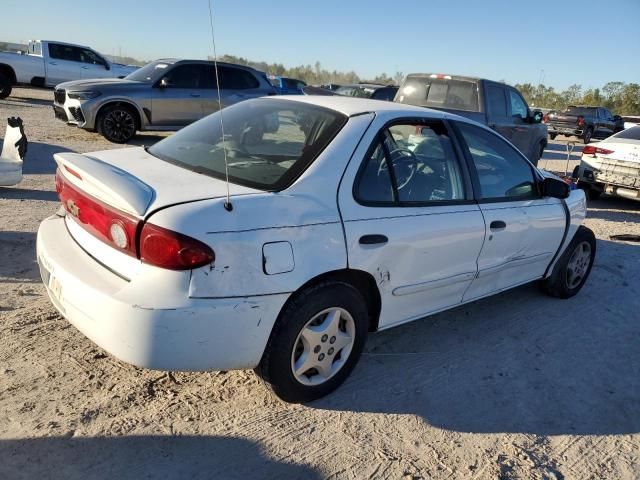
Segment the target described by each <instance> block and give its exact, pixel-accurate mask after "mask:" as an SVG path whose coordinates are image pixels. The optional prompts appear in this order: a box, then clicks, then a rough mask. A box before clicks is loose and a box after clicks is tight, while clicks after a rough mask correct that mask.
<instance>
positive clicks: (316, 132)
mask: <svg viewBox="0 0 640 480" xmlns="http://www.w3.org/2000/svg"><path fill="white" fill-rule="evenodd" d="M222 113H223V115H222V120H223V122H224V133H225V141H224V146H226V152H227V163H228V166H229V180H230V181H231V182H233V183H237V184H239V185H245V186H247V187H252V188H258V189H261V190H270V191H273V190H282V189H283V188H286V187H287V186H288V185H289V184H290V183H291V182H293V181H294V180H295V179H296V178H297V177H298V176H299V175H300V174H301V173H302V172H303V171H304V170H305V169H306V168H307V167H308V166H309V165H310V164H311V163H312V162H313V161H314V160H315V158H316V157H317V156H318V155H319V154H320V152H322V150H324V148H325V147H326V146H327V145H328V144H329V142H330V141H331V140H332V139H333V137H334V136H335V135H336V134H337V133H338V132H339V131H340V129H341V128H342V127H343V126H344V124H345V123H346V121H347V117H346V116H345V115H343V114H341V113H339V112H336V111H333V110H329V109H326V108H322V107H318V106H315V105H308V104H305V103H301V102H295V101H291V100H282V99H264V98H263V99H254V100H246V101H244V102H240V103H237V104H235V105H232V106H230V107H227V108H225V109H224V110H223V112H222ZM148 152H149V153H151V154H152V155H154V156H156V157H158V158H160V159H162V160H165V161H167V162H170V163H173V164H175V165H179V166H181V167H183V168H186V169H188V170H191V171H194V172H197V173H202V174H204V175H209V176H211V177H215V178H219V179H221V180H224V178H225V164H224V148H223V141H222V135H221V128H220V113H219V112H216V113H214V114H212V115H209V116H208V117H205V118H203V119H202V120H199V121H198V122H196V123H193V124H191V125H190V126H188V127H185V128H183V129H182V130H180V131H178V132H177V133H175V134H174V135H172V136H171V137H168V138H166V139H165V140H162V141H161V142H158V143H156V144H155V145H153V146H152V147H151V148H149V149H148Z"/></svg>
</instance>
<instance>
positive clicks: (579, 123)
mask: <svg viewBox="0 0 640 480" xmlns="http://www.w3.org/2000/svg"><path fill="white" fill-rule="evenodd" d="M578 126H579V127H584V117H578Z"/></svg>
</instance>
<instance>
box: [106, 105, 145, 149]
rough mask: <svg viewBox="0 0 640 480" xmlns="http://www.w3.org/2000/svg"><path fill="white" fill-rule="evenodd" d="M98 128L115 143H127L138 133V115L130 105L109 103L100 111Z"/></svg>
mask: <svg viewBox="0 0 640 480" xmlns="http://www.w3.org/2000/svg"><path fill="white" fill-rule="evenodd" d="M96 124H97V130H98V132H99V133H100V134H101V135H102V136H103V137H104V138H106V139H107V140H109V141H110V142H113V143H127V142H128V141H129V140H131V139H132V138H133V137H135V135H136V131H137V130H138V128H140V127H139V122H138V115H137V114H136V112H135V111H134V110H133V108H131V107H130V106H128V105H109V106H107V107H105V109H104V110H102V111H101V112H100V116H99V117H98V121H97V122H96Z"/></svg>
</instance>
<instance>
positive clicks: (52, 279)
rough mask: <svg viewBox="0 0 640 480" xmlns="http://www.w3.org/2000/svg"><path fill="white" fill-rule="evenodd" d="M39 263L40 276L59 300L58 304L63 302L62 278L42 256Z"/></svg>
mask: <svg viewBox="0 0 640 480" xmlns="http://www.w3.org/2000/svg"><path fill="white" fill-rule="evenodd" d="M38 264H39V265H40V276H41V277H42V283H44V284H45V285H46V287H47V288H48V289H49V291H50V292H51V295H53V298H54V299H55V300H56V301H57V302H58V304H61V301H60V300H61V298H62V284H61V283H60V280H58V279H57V278H56V276H55V275H54V274H53V272H52V269H51V268H50V267H49V266H48V264H47V262H46V261H45V260H44V259H43V258H42V257H41V258H40V261H39V262H38Z"/></svg>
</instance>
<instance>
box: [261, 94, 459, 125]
mask: <svg viewBox="0 0 640 480" xmlns="http://www.w3.org/2000/svg"><path fill="white" fill-rule="evenodd" d="M267 98H276V99H286V100H292V101H294V102H301V103H308V104H311V105H317V106H319V107H324V108H329V109H331V110H335V111H337V112H340V113H342V114H344V115H347V116H348V117H353V116H356V115H362V114H363V113H369V112H388V113H390V114H398V115H399V116H402V115H407V116H411V115H425V113H426V114H427V116H429V117H432V118H451V119H457V120H458V119H462V120H465V121H466V119H465V118H463V117H459V116H458V115H453V114H450V113H447V112H442V111H440V110H433V109H431V108H425V107H416V106H414V105H407V104H404V103H396V102H387V101H383V100H371V99H368V98H359V97H347V96H342V95H305V96H301V95H278V96H273V97H267Z"/></svg>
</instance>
